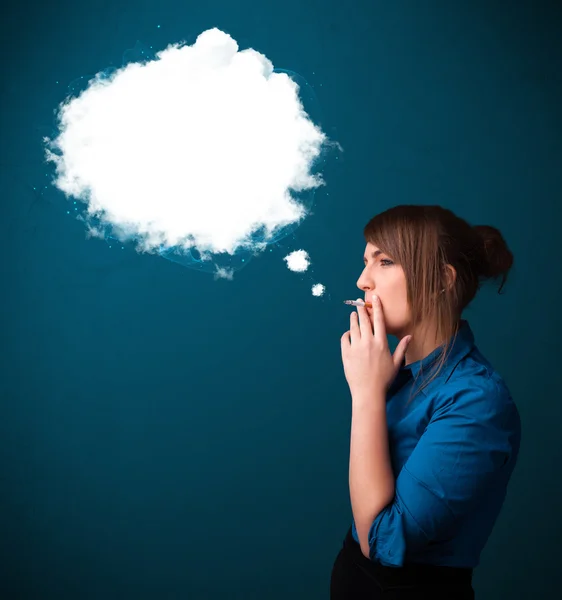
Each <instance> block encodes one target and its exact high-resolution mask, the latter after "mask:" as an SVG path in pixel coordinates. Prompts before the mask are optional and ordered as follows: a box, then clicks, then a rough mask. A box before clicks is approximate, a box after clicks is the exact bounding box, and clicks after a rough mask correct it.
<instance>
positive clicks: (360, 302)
mask: <svg viewBox="0 0 562 600" xmlns="http://www.w3.org/2000/svg"><path fill="white" fill-rule="evenodd" d="M343 303H344V304H349V305H351V306H364V307H365V308H373V305H372V304H371V303H370V302H363V300H344V301H343Z"/></svg>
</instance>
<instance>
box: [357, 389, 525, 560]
mask: <svg viewBox="0 0 562 600" xmlns="http://www.w3.org/2000/svg"><path fill="white" fill-rule="evenodd" d="M478 386H479V387H475V384H474V380H472V381H470V380H469V381H465V382H459V381H455V385H454V388H452V389H451V388H449V389H447V388H448V385H447V384H446V385H445V386H443V388H442V390H441V394H440V395H441V398H442V399H443V398H444V396H445V395H446V396H447V397H446V400H444V401H443V402H442V404H441V407H440V408H439V409H438V410H436V411H435V413H434V414H433V415H432V417H431V419H430V421H429V424H428V426H427V428H426V430H425V431H424V433H423V434H422V436H421V438H420V440H419V441H418V443H417V445H416V447H415V448H414V451H413V452H412V454H411V455H410V457H409V458H408V460H407V461H406V463H405V465H404V466H403V468H402V469H401V471H400V473H399V475H398V477H397V479H396V484H395V497H394V500H393V502H392V503H391V504H389V505H388V506H386V507H385V508H384V509H383V510H382V511H381V512H380V513H379V514H378V515H377V517H376V518H375V520H374V521H373V524H372V525H371V528H370V530H369V548H370V557H371V559H372V560H377V561H379V562H380V563H381V564H383V565H386V566H402V565H403V564H404V558H405V555H406V552H407V551H413V552H416V551H418V550H420V549H422V548H423V547H424V546H426V545H427V544H428V543H430V542H432V541H436V540H440V539H444V538H448V537H450V536H451V534H454V529H455V525H456V524H458V523H459V520H460V519H461V518H462V517H463V516H464V515H466V514H467V513H469V512H470V511H471V510H472V508H473V507H474V506H475V505H476V504H477V503H478V502H479V500H480V498H481V496H482V494H483V493H484V491H485V490H486V488H488V487H489V486H490V484H491V483H492V482H493V480H494V478H496V477H497V476H498V472H499V471H500V470H501V469H502V467H503V465H504V464H505V463H506V462H507V460H508V459H509V457H510V455H511V453H512V438H511V436H512V434H513V417H512V413H513V411H512V408H511V404H512V401H511V399H510V397H509V394H506V393H505V392H504V391H503V390H501V389H500V387H499V386H498V384H497V382H495V381H494V380H492V379H491V378H490V379H487V380H485V381H483V382H482V383H481V384H478ZM506 395H507V398H506Z"/></svg>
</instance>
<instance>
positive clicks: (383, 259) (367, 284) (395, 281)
mask: <svg viewBox="0 0 562 600" xmlns="http://www.w3.org/2000/svg"><path fill="white" fill-rule="evenodd" d="M363 258H364V263H365V269H364V270H363V272H362V273H361V277H359V279H358V280H357V287H358V288H359V289H360V290H362V291H363V293H364V295H365V298H364V299H365V302H371V297H372V296H373V295H374V294H376V295H377V296H378V297H379V298H380V300H381V304H382V307H383V311H384V318H385V324H386V332H387V333H389V334H391V335H394V336H397V337H402V336H403V335H405V334H406V333H407V332H408V328H409V326H410V323H411V311H410V307H409V306H408V301H407V290H406V277H405V275H404V271H403V269H402V267H401V266H399V265H397V264H395V263H394V262H393V261H392V260H391V259H390V258H389V257H388V256H387V255H386V254H383V253H382V252H381V251H380V250H379V249H378V248H377V247H376V246H374V245H373V244H371V243H368V244H367V246H366V248H365V255H364V257H363ZM367 312H368V313H369V318H370V319H371V323H372V322H373V311H372V309H370V308H369V309H367Z"/></svg>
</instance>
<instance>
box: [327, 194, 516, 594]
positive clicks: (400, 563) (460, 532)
mask: <svg viewBox="0 0 562 600" xmlns="http://www.w3.org/2000/svg"><path fill="white" fill-rule="evenodd" d="M364 235H365V239H366V241H367V247H366V249H365V256H364V262H365V269H364V271H363V272H362V274H361V277H360V278H359V280H358V282H357V286H358V287H359V289H360V290H362V291H363V293H364V296H365V297H364V300H365V301H366V302H370V303H372V308H364V307H358V308H357V311H355V310H354V311H353V312H352V314H351V325H350V330H349V331H347V332H346V333H345V334H344V335H343V337H342V339H341V351H342V362H343V367H344V372H345V376H346V380H347V383H348V385H349V388H350V392H351V398H352V420H351V444H350V458H349V491H350V497H351V507H352V512H353V521H352V525H351V527H350V529H349V531H348V533H347V536H346V538H345V540H344V543H343V548H342V549H341V551H340V552H339V554H338V556H337V558H336V560H335V563H334V565H333V569H332V575H331V584H330V587H331V596H330V597H331V599H332V600H344V599H345V600H362V599H365V600H367V599H371V600H372V599H375V598H385V599H395V600H400V599H422V598H428V599H429V598H431V600H437V599H441V598H443V599H447V600H461V599H462V600H464V599H467V600H468V599H472V598H474V591H473V587H472V571H473V569H474V567H476V566H477V565H478V562H479V556H480V553H481V551H482V549H483V547H484V545H485V544H486V541H487V539H488V537H489V535H490V533H491V531H492V528H493V526H494V523H495V521H496V519H497V517H498V514H499V512H500V510H501V507H502V505H503V502H504V499H505V496H506V489H507V485H508V482H509V479H510V477H511V474H512V472H513V468H514V466H515V463H516V461H517V456H518V452H519V444H520V437H521V425H520V419H519V413H518V411H517V408H516V406H515V404H514V402H513V400H512V398H511V396H510V393H509V390H508V389H507V387H506V385H505V383H504V381H503V380H502V378H501V377H500V375H499V374H498V373H497V372H496V371H495V370H494V368H493V367H492V365H491V364H490V363H489V362H488V361H487V360H486V358H485V357H484V356H483V355H482V354H481V352H480V351H479V350H478V348H477V347H476V345H475V343H474V336H473V333H472V331H471V329H470V326H469V324H468V323H467V322H466V321H465V320H463V319H461V315H462V312H463V310H464V309H465V308H466V307H467V306H468V304H469V303H470V302H471V300H472V299H473V298H474V296H475V294H476V292H477V291H478V289H479V287H480V285H481V283H482V282H483V281H485V280H487V279H496V278H499V277H502V278H503V280H502V283H501V285H500V288H499V291H500V292H501V289H502V287H503V285H504V283H505V281H506V279H507V274H508V272H509V270H510V268H511V265H512V263H513V255H512V254H511V252H510V251H509V249H508V247H507V245H506V243H505V241H504V239H503V237H502V235H501V233H500V232H499V231H498V230H497V229H495V228H494V227H489V226H475V227H472V226H471V225H469V224H468V223H467V222H466V221H465V220H463V219H461V218H459V217H457V216H456V215H455V214H453V213H452V212H451V211H450V210H447V209H445V208H442V207H439V206H409V205H408V206H397V207H395V208H392V209H390V210H387V211H385V212H383V213H381V214H379V215H377V216H376V217H374V218H373V219H372V220H371V221H370V222H369V223H368V224H367V226H366V227H365V230H364ZM387 334H390V335H393V336H395V337H396V338H398V339H399V340H400V341H399V343H398V346H397V348H396V350H395V352H394V355H392V354H391V353H390V351H389V348H388V342H387Z"/></svg>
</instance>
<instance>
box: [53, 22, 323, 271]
mask: <svg viewBox="0 0 562 600" xmlns="http://www.w3.org/2000/svg"><path fill="white" fill-rule="evenodd" d="M45 142H46V144H47V150H46V153H47V160H49V161H53V162H54V164H55V166H56V180H55V185H56V186H57V187H58V188H59V189H60V190H62V192H64V193H65V194H66V195H67V196H69V197H72V198H74V199H80V200H82V201H83V202H84V203H86V206H87V214H88V217H89V218H91V219H95V221H96V223H97V225H96V227H93V226H91V227H90V229H89V233H90V235H94V236H96V234H98V233H99V232H100V231H101V230H102V229H103V228H104V227H109V228H110V229H111V231H112V234H113V235H115V236H117V237H118V238H119V239H121V240H127V239H133V240H135V242H136V244H137V248H138V249H139V250H142V251H155V250H162V249H166V248H170V247H174V246H179V247H181V248H189V247H191V246H196V247H197V249H198V250H199V252H200V253H201V255H202V258H203V259H205V257H206V255H207V256H208V254H207V253H220V252H228V253H230V254H234V253H235V252H236V251H237V249H240V248H243V247H244V248H248V247H249V248H250V249H251V250H254V249H255V250H256V251H261V250H263V249H264V248H265V246H266V244H261V245H260V244H254V245H251V246H250V244H249V240H248V236H249V235H251V234H252V233H254V232H256V231H259V229H260V227H262V226H263V227H265V231H264V233H265V236H266V237H265V241H266V242H267V239H268V237H269V236H271V234H273V232H274V231H276V230H278V229H279V228H280V227H283V226H286V225H289V224H291V223H296V222H299V221H301V220H302V219H303V218H305V217H306V210H305V208H304V207H303V206H302V205H301V204H300V203H298V201H297V200H296V199H295V197H294V194H293V192H298V191H306V190H310V189H313V188H316V187H318V186H321V185H323V181H322V178H321V176H319V175H313V174H311V168H312V166H313V163H314V161H315V159H317V158H318V157H319V155H320V153H321V151H322V148H323V146H324V145H325V144H328V143H329V141H328V140H327V137H326V135H325V134H324V133H323V132H322V131H321V130H320V128H319V127H318V126H316V125H315V124H314V123H313V122H312V121H311V120H310V118H309V117H308V115H307V114H306V112H305V111H304V107H303V105H302V103H301V100H300V98H299V89H298V86H297V85H296V83H295V82H294V81H293V80H292V79H291V78H290V77H289V76H288V75H287V74H285V73H274V72H273V65H272V63H271V61H270V60H268V59H267V58H266V57H265V56H264V55H263V54H260V53H259V52H256V51H255V50H253V49H247V50H243V51H239V48H238V45H237V43H236V41H235V40H234V39H232V37H230V36H229V35H228V34H226V33H224V32H222V31H220V30H218V29H211V30H208V31H205V32H203V33H202V34H201V35H200V36H199V37H198V38H197V41H196V42H195V44H193V45H192V46H188V45H183V46H182V45H181V44H174V45H170V46H169V47H168V48H166V49H165V50H163V51H161V52H159V53H158V54H157V55H156V58H155V60H152V61H149V62H147V63H145V64H141V63H131V64H128V65H126V66H125V67H123V68H122V69H119V70H118V71H116V72H115V73H114V74H112V75H111V76H110V77H108V78H103V77H101V76H97V77H95V78H94V79H92V80H91V81H90V82H89V85H88V88H87V89H86V90H84V91H83V92H82V93H81V94H80V95H79V96H78V97H75V98H70V99H68V100H67V101H66V102H65V103H64V104H63V105H61V107H60V111H59V133H58V135H57V137H56V138H55V139H45ZM299 252H302V251H299ZM289 268H291V267H289ZM219 271H220V272H219ZM219 271H217V277H223V278H227V279H228V278H231V277H232V273H230V272H228V271H227V270H222V271H221V270H220V269H219Z"/></svg>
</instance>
